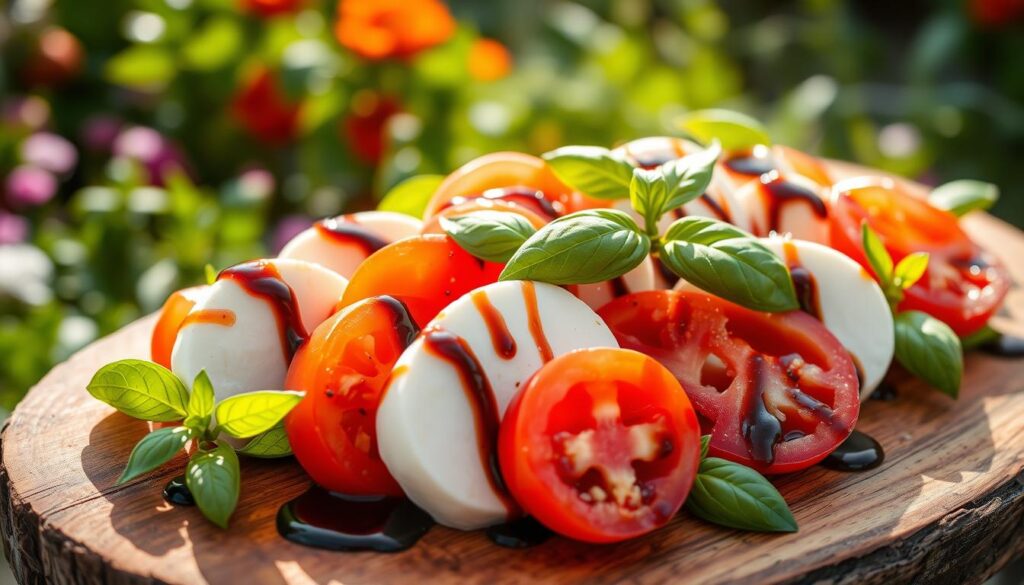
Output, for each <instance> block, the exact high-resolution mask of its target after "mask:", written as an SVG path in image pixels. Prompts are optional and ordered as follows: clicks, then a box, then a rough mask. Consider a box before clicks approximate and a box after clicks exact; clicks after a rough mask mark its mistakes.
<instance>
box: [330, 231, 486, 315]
mask: <svg viewBox="0 0 1024 585" xmlns="http://www.w3.org/2000/svg"><path fill="white" fill-rule="evenodd" d="M502 268H504V265H503V264H495V263H493V262H485V261H483V260H480V259H479V258H476V257H474V256H472V255H471V254H470V253H469V252H466V251H465V250H463V249H462V248H460V247H459V245H458V244H456V243H455V242H454V241H453V240H452V239H451V238H449V237H448V236H443V235H438V234H425V235H422V236H416V237H412V238H406V239H404V240H399V241H397V242H395V243H393V244H389V245H387V246H384V247H383V248H381V249H380V250H377V251H376V252H374V253H373V254H372V255H371V256H370V257H369V258H367V259H366V260H364V261H363V263H362V264H361V265H360V266H359V268H358V269H356V271H355V274H353V275H352V278H351V280H349V283H348V286H347V287H346V288H345V294H344V295H343V296H342V299H341V306H342V307H347V306H348V305H351V304H353V303H355V302H357V301H361V300H363V299H368V298H370V297H375V296H379V295H390V296H393V297H395V298H397V299H399V300H401V301H402V302H403V303H405V305H406V306H407V307H409V311H410V312H411V313H412V316H413V319H415V320H416V323H417V324H419V325H420V326H421V327H422V326H424V325H426V324H427V323H428V322H429V321H430V320H431V319H433V318H434V317H436V316H437V314H438V313H440V312H441V310H442V309H444V308H445V307H447V306H448V305H449V304H450V303H451V302H453V301H455V300H456V299H458V298H459V297H461V296H462V295H464V294H466V293H467V292H469V291H471V290H473V289H475V288H478V287H481V286H483V285H485V284H491V283H492V282H497V281H498V276H499V275H500V274H501V270H502Z"/></svg>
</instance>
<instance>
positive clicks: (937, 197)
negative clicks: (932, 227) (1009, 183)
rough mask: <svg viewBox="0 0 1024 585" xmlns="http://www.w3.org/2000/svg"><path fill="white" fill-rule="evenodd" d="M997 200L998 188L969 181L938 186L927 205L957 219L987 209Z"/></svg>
mask: <svg viewBox="0 0 1024 585" xmlns="http://www.w3.org/2000/svg"><path fill="white" fill-rule="evenodd" d="M998 199H999V187H997V186H995V185H993V184H992V183H985V182H983V181H972V180H969V179H963V180H960V181H951V182H949V183H946V184H945V185H939V186H938V187H936V188H935V189H933V190H932V193H931V195H929V196H928V201H929V203H931V204H932V205H934V206H935V207H938V208H939V209H945V210H946V211H948V212H950V213H952V214H953V215H956V216H958V217H959V216H963V215H965V214H967V213H968V212H970V211H975V210H985V209H988V208H990V207H992V206H993V205H995V203H996V201H997V200H998Z"/></svg>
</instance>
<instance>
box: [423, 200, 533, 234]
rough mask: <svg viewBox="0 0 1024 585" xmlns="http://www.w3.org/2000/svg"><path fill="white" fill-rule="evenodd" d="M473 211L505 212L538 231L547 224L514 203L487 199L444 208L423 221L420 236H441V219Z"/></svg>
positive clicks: (530, 211) (442, 231) (527, 209)
mask: <svg viewBox="0 0 1024 585" xmlns="http://www.w3.org/2000/svg"><path fill="white" fill-rule="evenodd" d="M474 211H505V212H508V213H515V214H516V215H520V216H522V217H523V218H524V219H526V221H528V222H530V225H532V226H533V227H534V229H540V228H542V227H544V225H546V224H547V223H548V220H547V219H545V218H543V217H541V216H540V215H538V214H537V213H535V212H533V211H532V210H530V209H529V208H527V207H523V206H522V205H519V204H516V203H509V202H505V201H496V200H489V199H482V198H481V199H472V200H470V201H466V202H465V203H461V204H459V205H453V206H451V207H446V208H444V209H442V210H441V211H440V212H438V213H437V214H436V215H434V216H432V217H431V218H430V219H427V220H424V222H423V228H422V229H421V230H420V233H422V234H443V233H445V231H444V229H442V228H441V218H442V217H449V218H450V217H462V216H464V215H468V214H470V213H473V212H474Z"/></svg>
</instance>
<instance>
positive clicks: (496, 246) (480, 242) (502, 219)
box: [441, 211, 537, 264]
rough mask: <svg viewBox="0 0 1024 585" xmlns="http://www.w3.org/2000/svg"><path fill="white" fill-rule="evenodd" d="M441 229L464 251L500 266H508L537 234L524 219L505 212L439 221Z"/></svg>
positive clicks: (485, 212)
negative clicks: (521, 248) (517, 252)
mask: <svg viewBox="0 0 1024 585" xmlns="http://www.w3.org/2000/svg"><path fill="white" fill-rule="evenodd" d="M441 228H442V229H444V231H446V232H448V235H449V236H451V237H452V239H453V240H455V243H457V244H458V245H459V246H460V247H461V248H462V249H463V250H465V251H467V252H469V253H470V254H472V255H474V256H476V257H477V258H482V259H484V260H488V261H490V262H498V263H499V264H504V263H506V262H508V260H509V258H511V257H512V255H513V254H515V253H516V250H518V249H519V247H520V246H522V245H523V242H525V241H526V240H527V239H528V238H529V237H530V236H532V235H533V234H534V233H535V232H536V231H537V230H535V229H533V226H532V225H531V224H530V222H529V221H527V219H526V218H525V217H523V216H521V215H519V214H518V213H508V212H506V211H474V212H472V213H468V214H466V215H462V216H459V217H442V218H441Z"/></svg>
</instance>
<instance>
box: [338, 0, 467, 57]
mask: <svg viewBox="0 0 1024 585" xmlns="http://www.w3.org/2000/svg"><path fill="white" fill-rule="evenodd" d="M454 33H455V19H453V18H452V15H451V13H450V12H448V7H447V6H445V5H444V3H443V2H440V0H340V1H339V2H338V20H337V22H336V23H335V26H334V36H336V37H337V38H338V42H339V43H341V45H342V46H344V47H346V48H348V49H350V50H351V51H353V52H354V53H356V54H358V55H360V56H361V57H363V58H366V59H371V60H381V59H388V58H394V57H399V58H408V57H411V56H413V55H415V54H416V53H418V52H420V51H422V50H424V49H429V48H430V47H433V46H435V45H439V44H441V43H443V42H445V41H447V40H448V39H449V38H451V36H452V35H453V34H454Z"/></svg>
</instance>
